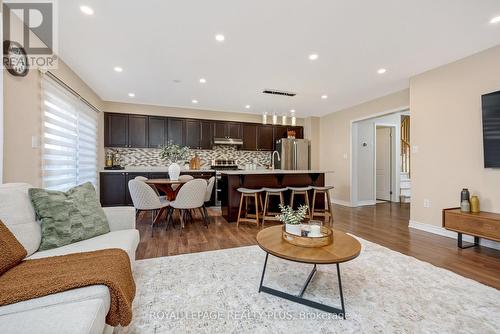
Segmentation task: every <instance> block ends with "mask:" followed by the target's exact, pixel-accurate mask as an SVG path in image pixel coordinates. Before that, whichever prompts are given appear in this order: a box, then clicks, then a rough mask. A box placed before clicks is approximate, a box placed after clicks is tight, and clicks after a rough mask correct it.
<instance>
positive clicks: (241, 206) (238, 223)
mask: <svg viewBox="0 0 500 334" xmlns="http://www.w3.org/2000/svg"><path fill="white" fill-rule="evenodd" d="M243 197H245V195H244V194H241V196H240V209H239V210H238V220H237V221H236V227H239V226H240V217H241V209H242V208H243Z"/></svg>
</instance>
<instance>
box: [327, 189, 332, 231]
mask: <svg viewBox="0 0 500 334" xmlns="http://www.w3.org/2000/svg"><path fill="white" fill-rule="evenodd" d="M326 200H327V201H328V203H327V204H328V212H329V213H330V217H329V219H328V221H329V222H330V226H332V227H333V207H332V201H331V199H330V192H329V191H328V190H327V191H326Z"/></svg>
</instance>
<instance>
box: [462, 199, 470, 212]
mask: <svg viewBox="0 0 500 334" xmlns="http://www.w3.org/2000/svg"><path fill="white" fill-rule="evenodd" d="M460 211H462V212H470V203H469V201H468V200H466V199H464V200H463V201H462V203H460Z"/></svg>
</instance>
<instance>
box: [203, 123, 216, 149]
mask: <svg viewBox="0 0 500 334" xmlns="http://www.w3.org/2000/svg"><path fill="white" fill-rule="evenodd" d="M200 129H201V136H200V148H201V149H202V150H209V149H211V148H212V144H213V137H214V135H213V127H212V122H211V121H200Z"/></svg>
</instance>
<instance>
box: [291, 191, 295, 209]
mask: <svg viewBox="0 0 500 334" xmlns="http://www.w3.org/2000/svg"><path fill="white" fill-rule="evenodd" d="M294 197H295V190H292V195H291V196H290V207H291V208H292V209H293V198H294Z"/></svg>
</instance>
